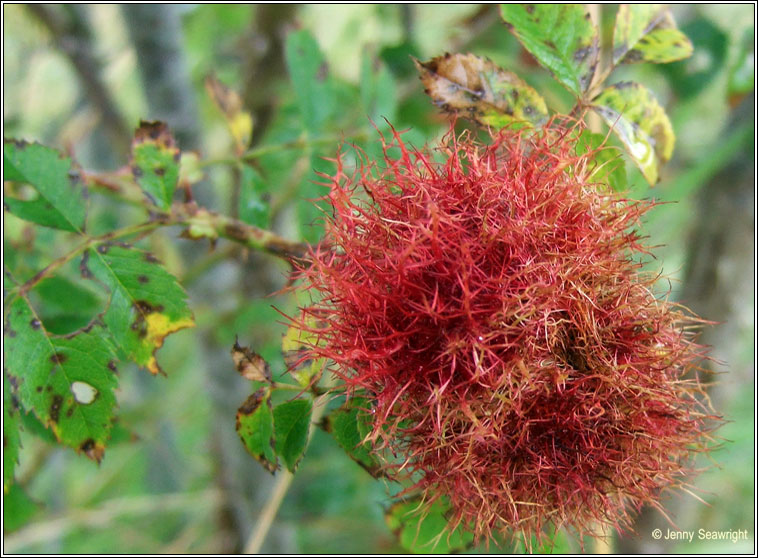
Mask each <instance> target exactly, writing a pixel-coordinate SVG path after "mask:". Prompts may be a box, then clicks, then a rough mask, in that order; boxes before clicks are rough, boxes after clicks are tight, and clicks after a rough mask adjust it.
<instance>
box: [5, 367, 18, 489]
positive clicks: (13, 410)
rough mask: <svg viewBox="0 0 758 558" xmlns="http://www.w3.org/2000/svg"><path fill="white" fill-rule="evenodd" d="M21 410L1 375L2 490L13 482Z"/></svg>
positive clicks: (9, 385) (6, 380)
mask: <svg viewBox="0 0 758 558" xmlns="http://www.w3.org/2000/svg"><path fill="white" fill-rule="evenodd" d="M20 415H21V410H20V409H19V408H18V407H17V405H16V403H15V401H14V397H13V391H12V388H11V384H10V382H9V381H8V376H7V375H5V374H4V375H3V492H4V493H5V492H8V490H9V489H10V488H11V485H12V484H13V476H14V473H15V470H16V465H17V464H18V455H19V451H20V449H21V421H20Z"/></svg>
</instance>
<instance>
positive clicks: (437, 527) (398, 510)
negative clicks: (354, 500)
mask: <svg viewBox="0 0 758 558" xmlns="http://www.w3.org/2000/svg"><path fill="white" fill-rule="evenodd" d="M447 511H448V510H447V507H446V506H445V504H444V503H443V502H442V501H441V500H437V501H436V502H434V503H432V504H431V505H430V504H424V503H423V502H422V500H421V499H420V498H410V499H406V500H401V501H399V502H396V503H395V504H393V505H392V506H391V507H390V508H389V509H388V510H387V512H386V514H385V520H386V521H387V526H388V527H389V528H390V529H391V530H392V531H393V532H394V533H395V534H396V535H397V537H398V538H399V539H400V544H401V545H402V546H403V548H405V549H407V550H409V551H410V552H412V553H414V554H451V553H454V552H460V551H462V550H465V549H466V548H467V547H469V546H471V544H472V542H473V540H474V535H473V534H472V533H471V532H467V531H466V530H464V529H463V528H462V526H458V527H457V528H455V529H453V530H450V526H449V525H448V521H447V519H445V514H446V512H447Z"/></svg>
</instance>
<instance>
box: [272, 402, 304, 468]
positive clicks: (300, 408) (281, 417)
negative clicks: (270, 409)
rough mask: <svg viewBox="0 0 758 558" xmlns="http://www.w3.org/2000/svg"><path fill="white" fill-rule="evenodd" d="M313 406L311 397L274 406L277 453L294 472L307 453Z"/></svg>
mask: <svg viewBox="0 0 758 558" xmlns="http://www.w3.org/2000/svg"><path fill="white" fill-rule="evenodd" d="M312 408H313V404H312V403H311V401H310V399H294V400H292V401H287V402H285V403H282V404H280V405H277V406H276V407H274V433H275V436H276V453H277V455H279V456H280V457H281V458H282V460H283V461H284V464H285V465H286V466H287V469H289V471H290V472H292V473H294V472H295V470H297V466H298V465H299V463H300V460H301V459H302V458H303V454H304V453H305V446H306V445H307V443H308V430H309V429H310V425H311V411H312Z"/></svg>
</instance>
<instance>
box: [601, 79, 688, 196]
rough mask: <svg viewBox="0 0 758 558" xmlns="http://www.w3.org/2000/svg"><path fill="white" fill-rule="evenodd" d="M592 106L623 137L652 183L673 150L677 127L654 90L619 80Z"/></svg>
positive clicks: (656, 178) (630, 151)
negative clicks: (670, 119) (655, 95)
mask: <svg viewBox="0 0 758 558" xmlns="http://www.w3.org/2000/svg"><path fill="white" fill-rule="evenodd" d="M592 108H593V109H594V110H595V111H596V112H597V113H598V114H599V115H600V116H601V117H602V118H603V120H605V122H606V123H607V124H608V126H610V127H611V128H612V129H613V131H614V133H615V134H616V135H618V137H619V138H621V141H622V142H623V143H624V146H625V147H626V149H627V151H628V152H629V154H630V155H631V156H632V159H633V160H634V162H635V163H636V164H637V166H638V167H639V168H640V170H641V171H642V174H643V175H644V176H645V179H647V181H648V182H649V183H650V184H655V183H656V182H658V177H659V171H660V166H661V165H662V164H663V163H665V162H666V161H668V160H669V159H670V158H671V154H672V152H673V151H674V131H673V128H672V127H671V122H670V121H669V119H668V116H666V113H665V112H664V110H663V108H662V107H661V106H660V105H659V104H658V101H657V100H656V99H655V97H653V94H652V93H651V92H650V91H649V90H648V89H646V88H645V87H643V86H642V85H640V84H639V83H633V82H628V81H627V82H621V83H616V84H614V85H612V86H610V87H608V88H607V89H605V90H603V91H602V92H601V93H600V95H598V96H597V97H595V98H594V99H593V100H592Z"/></svg>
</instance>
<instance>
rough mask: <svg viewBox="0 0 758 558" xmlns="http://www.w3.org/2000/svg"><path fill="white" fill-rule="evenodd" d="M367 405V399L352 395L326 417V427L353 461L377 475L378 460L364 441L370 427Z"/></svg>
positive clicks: (378, 473)
mask: <svg viewBox="0 0 758 558" xmlns="http://www.w3.org/2000/svg"><path fill="white" fill-rule="evenodd" d="M369 407H370V404H369V402H368V400H367V399H365V398H363V397H353V398H352V399H351V400H350V401H349V402H347V403H345V405H343V406H342V407H340V408H339V409H337V410H335V411H333V412H332V413H331V414H330V415H329V416H328V417H327V419H326V428H327V430H328V431H329V432H331V433H332V435H333V436H334V439H335V440H337V443H338V444H339V445H340V446H342V449H344V450H345V451H346V452H347V454H348V455H349V456H350V457H351V458H352V459H353V460H354V461H356V462H357V463H358V464H359V465H360V466H361V467H363V468H364V469H366V471H368V472H369V474H370V475H371V476H372V477H378V476H379V475H380V470H379V467H380V465H379V462H378V461H377V460H376V458H375V457H374V456H373V455H372V454H371V450H370V446H368V445H367V444H366V443H364V440H365V437H366V434H367V433H368V431H369V430H370V428H371V426H370V425H371V415H370V414H369V413H368V412H367V411H366V409H368V408H369Z"/></svg>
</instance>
